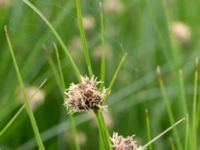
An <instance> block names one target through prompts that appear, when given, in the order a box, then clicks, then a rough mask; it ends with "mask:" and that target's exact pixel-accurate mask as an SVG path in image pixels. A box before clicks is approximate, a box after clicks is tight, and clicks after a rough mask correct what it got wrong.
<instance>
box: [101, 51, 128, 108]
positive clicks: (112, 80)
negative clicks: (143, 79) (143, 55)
mask: <svg viewBox="0 0 200 150" xmlns="http://www.w3.org/2000/svg"><path fill="white" fill-rule="evenodd" d="M126 56H127V53H125V54H124V55H123V56H122V58H121V60H120V62H119V65H118V66H117V69H116V71H115V73H114V75H113V77H112V79H111V82H110V84H109V86H108V89H107V92H106V95H105V96H104V98H103V100H102V102H101V103H102V104H104V103H105V101H106V99H107V98H108V96H109V94H110V92H111V89H112V87H113V85H114V83H115V80H116V78H117V75H118V74H119V71H120V69H121V67H122V65H123V64H124V62H125V60H126Z"/></svg>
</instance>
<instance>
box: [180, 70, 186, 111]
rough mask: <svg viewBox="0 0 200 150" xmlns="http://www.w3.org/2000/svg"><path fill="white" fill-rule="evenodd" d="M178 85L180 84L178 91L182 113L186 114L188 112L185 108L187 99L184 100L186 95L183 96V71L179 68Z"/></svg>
mask: <svg viewBox="0 0 200 150" xmlns="http://www.w3.org/2000/svg"><path fill="white" fill-rule="evenodd" d="M179 83H180V84H179V85H180V93H181V99H182V101H181V103H182V104H183V110H184V111H183V113H184V114H187V113H188V109H187V101H186V97H185V87H184V81H183V71H182V70H179Z"/></svg>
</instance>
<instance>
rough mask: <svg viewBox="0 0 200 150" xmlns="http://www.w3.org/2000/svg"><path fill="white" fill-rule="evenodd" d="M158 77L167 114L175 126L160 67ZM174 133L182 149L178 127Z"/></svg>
mask: <svg viewBox="0 0 200 150" xmlns="http://www.w3.org/2000/svg"><path fill="white" fill-rule="evenodd" d="M157 76H158V80H159V84H160V89H161V93H162V96H163V100H164V103H165V105H166V107H167V113H168V115H169V120H170V123H171V124H173V123H174V122H175V121H174V115H173V113H172V109H171V106H170V101H169V99H168V96H167V94H166V91H165V88H164V83H163V79H162V76H161V71H160V66H158V67H157ZM173 131H174V135H175V138H176V142H177V145H178V147H179V149H182V146H181V142H180V137H179V135H178V132H177V130H176V127H175V128H174V130H173Z"/></svg>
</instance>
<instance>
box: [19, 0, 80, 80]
mask: <svg viewBox="0 0 200 150" xmlns="http://www.w3.org/2000/svg"><path fill="white" fill-rule="evenodd" d="M23 2H24V3H25V4H26V5H28V6H29V7H30V8H31V9H32V10H33V11H34V12H35V13H36V14H38V15H39V16H40V18H41V19H42V20H43V21H44V22H45V23H46V25H47V26H48V27H49V28H50V29H51V31H52V33H53V34H54V36H55V37H56V39H57V40H58V42H59V43H60V45H61V47H62V49H63V50H64V52H65V54H66V57H67V59H68V60H69V63H70V65H71V66H72V68H73V69H74V72H75V74H76V77H77V79H78V80H79V81H80V77H81V74H80V71H79V69H78V67H77V66H76V64H75V62H74V60H73V58H72V56H71V55H70V53H69V51H68V49H67V47H66V46H65V44H64V42H63V41H62V39H61V38H60V36H59V35H58V33H57V32H56V30H55V29H54V27H53V26H52V24H51V23H50V22H49V21H48V20H47V19H46V18H45V16H44V15H43V14H42V13H41V12H40V10H39V9H37V8H36V7H35V6H34V5H33V4H32V3H31V2H30V1H28V0H23Z"/></svg>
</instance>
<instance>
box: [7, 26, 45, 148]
mask: <svg viewBox="0 0 200 150" xmlns="http://www.w3.org/2000/svg"><path fill="white" fill-rule="evenodd" d="M4 29H5V34H6V40H7V43H8V46H9V51H10V54H11V57H12V60H13V64H14V67H15V71H16V73H17V78H18V82H19V84H20V87H21V90H22V91H23V97H24V102H25V105H26V110H27V113H28V115H29V118H30V121H31V125H32V128H33V131H34V134H35V138H36V140H37V143H38V146H39V148H40V149H41V150H44V149H45V148H44V145H43V142H42V139H41V136H40V132H39V130H38V127H37V123H36V120H35V117H34V114H33V111H32V110H31V106H30V103H29V100H28V96H27V94H26V91H25V87H24V83H23V79H22V76H21V73H20V70H19V67H18V65H17V61H16V58H15V54H14V50H13V48H12V44H11V41H10V38H9V35H8V32H7V28H6V26H5V28H4Z"/></svg>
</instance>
